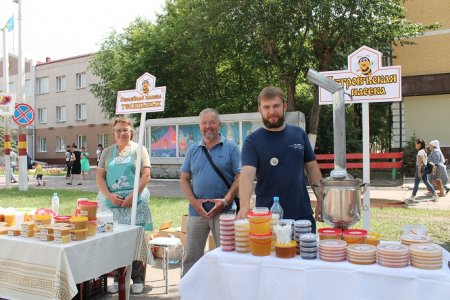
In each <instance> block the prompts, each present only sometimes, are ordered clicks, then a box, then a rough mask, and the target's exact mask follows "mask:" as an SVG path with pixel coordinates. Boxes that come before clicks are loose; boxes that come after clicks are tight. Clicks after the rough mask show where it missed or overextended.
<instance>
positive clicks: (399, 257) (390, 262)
mask: <svg viewBox="0 0 450 300" xmlns="http://www.w3.org/2000/svg"><path fill="white" fill-rule="evenodd" d="M377 262H378V264H380V265H382V266H384V267H388V268H404V267H407V266H408V265H409V248H408V246H405V245H402V244H394V243H385V244H380V245H378V246H377Z"/></svg>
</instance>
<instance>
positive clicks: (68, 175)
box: [66, 161, 72, 177]
mask: <svg viewBox="0 0 450 300" xmlns="http://www.w3.org/2000/svg"><path fill="white" fill-rule="evenodd" d="M66 166H67V173H66V177H70V171H72V162H71V161H66Z"/></svg>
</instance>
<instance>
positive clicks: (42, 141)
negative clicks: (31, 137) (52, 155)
mask: <svg viewBox="0 0 450 300" xmlns="http://www.w3.org/2000/svg"><path fill="white" fill-rule="evenodd" d="M39 152H47V138H42V137H41V138H39Z"/></svg>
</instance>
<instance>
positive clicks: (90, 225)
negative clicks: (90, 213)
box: [87, 220, 98, 236]
mask: <svg viewBox="0 0 450 300" xmlns="http://www.w3.org/2000/svg"><path fill="white" fill-rule="evenodd" d="M97 225H98V224H97V220H92V221H88V222H87V230H88V233H87V235H88V236H93V235H96V234H97Z"/></svg>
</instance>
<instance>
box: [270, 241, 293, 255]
mask: <svg viewBox="0 0 450 300" xmlns="http://www.w3.org/2000/svg"><path fill="white" fill-rule="evenodd" d="M296 249H297V242H296V241H291V242H290V243H288V244H278V243H275V255H276V256H277V257H279V258H292V257H294V256H295V254H296Z"/></svg>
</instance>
